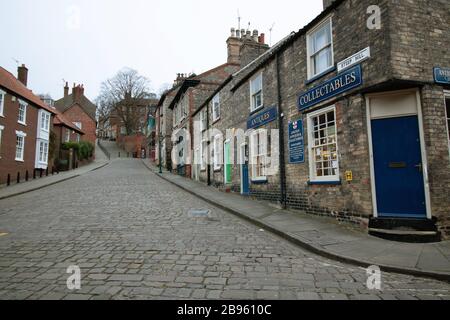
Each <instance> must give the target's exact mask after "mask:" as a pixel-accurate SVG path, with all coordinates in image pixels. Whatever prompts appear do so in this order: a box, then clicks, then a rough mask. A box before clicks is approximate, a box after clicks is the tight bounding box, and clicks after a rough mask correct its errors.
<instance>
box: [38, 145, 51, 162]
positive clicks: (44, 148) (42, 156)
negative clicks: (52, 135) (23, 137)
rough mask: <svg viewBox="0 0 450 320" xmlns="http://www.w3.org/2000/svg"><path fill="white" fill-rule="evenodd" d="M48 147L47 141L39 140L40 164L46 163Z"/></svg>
mask: <svg viewBox="0 0 450 320" xmlns="http://www.w3.org/2000/svg"><path fill="white" fill-rule="evenodd" d="M48 148H49V143H48V142H47V141H39V156H38V162H39V163H40V164H48Z"/></svg>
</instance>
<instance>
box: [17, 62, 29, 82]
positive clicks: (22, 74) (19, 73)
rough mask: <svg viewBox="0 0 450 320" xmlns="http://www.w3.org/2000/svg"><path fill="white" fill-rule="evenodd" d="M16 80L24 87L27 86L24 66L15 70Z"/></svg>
mask: <svg viewBox="0 0 450 320" xmlns="http://www.w3.org/2000/svg"><path fill="white" fill-rule="evenodd" d="M17 80H19V81H20V82H22V83H23V85H24V86H25V87H26V86H27V84H28V69H27V67H26V66H25V65H24V64H22V66H20V67H19V68H17Z"/></svg>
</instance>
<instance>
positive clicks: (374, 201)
mask: <svg viewBox="0 0 450 320" xmlns="http://www.w3.org/2000/svg"><path fill="white" fill-rule="evenodd" d="M408 93H409V94H415V97H416V102H417V118H418V120H419V136H420V148H421V156H422V165H423V183H424V192H425V203H426V211H427V219H429V220H431V219H432V214H431V197H430V183H429V176H428V157H427V152H426V146H425V134H424V129H423V115H422V101H421V97H420V91H419V89H407V90H398V91H388V92H381V93H374V94H367V95H366V96H365V99H366V116H367V135H368V142H369V153H370V157H369V158H370V178H371V179H370V180H371V188H372V205H373V216H374V217H375V218H378V204H377V192H376V181H375V166H374V155H373V145H372V117H371V112H370V99H371V98H374V97H386V96H389V95H391V96H394V95H401V94H405V95H406V94H408ZM389 118H392V116H391V117H387V119H389Z"/></svg>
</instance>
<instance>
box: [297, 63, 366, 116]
mask: <svg viewBox="0 0 450 320" xmlns="http://www.w3.org/2000/svg"><path fill="white" fill-rule="evenodd" d="M362 83H363V80H362V70H361V65H357V66H355V67H353V68H351V69H348V70H346V71H344V72H342V73H341V74H339V75H338V76H336V77H334V78H333V79H330V80H328V81H326V82H324V83H322V84H321V85H318V86H317V87H315V88H313V89H311V90H309V91H307V92H305V93H302V94H301V95H300V96H299V97H298V108H299V110H300V111H303V110H306V109H308V108H310V107H312V106H314V105H316V104H318V103H320V102H322V101H325V100H327V99H329V98H331V97H334V96H337V95H339V94H341V93H343V92H345V91H348V90H351V89H353V88H356V87H359V86H360V85H362Z"/></svg>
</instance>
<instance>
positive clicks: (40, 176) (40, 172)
mask: <svg viewBox="0 0 450 320" xmlns="http://www.w3.org/2000/svg"><path fill="white" fill-rule="evenodd" d="M42 173H43V170H42V169H39V178H42Z"/></svg>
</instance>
